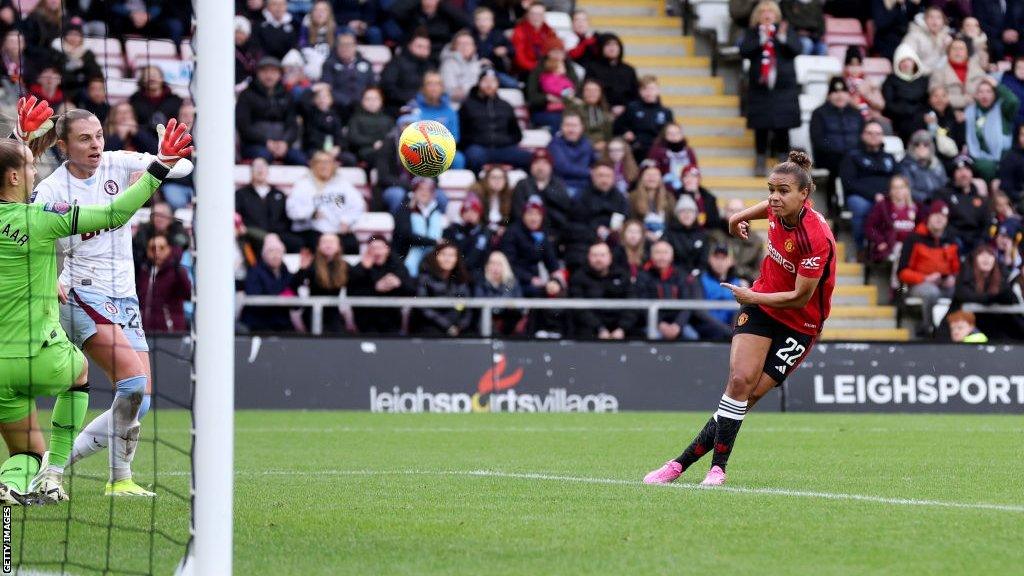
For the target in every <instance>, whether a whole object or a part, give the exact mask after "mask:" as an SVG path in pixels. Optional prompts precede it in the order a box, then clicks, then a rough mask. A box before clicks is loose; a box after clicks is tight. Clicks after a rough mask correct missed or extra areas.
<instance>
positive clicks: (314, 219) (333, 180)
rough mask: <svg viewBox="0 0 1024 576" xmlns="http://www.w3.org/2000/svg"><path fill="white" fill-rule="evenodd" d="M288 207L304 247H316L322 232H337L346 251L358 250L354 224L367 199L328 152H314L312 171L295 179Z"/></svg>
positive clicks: (295, 230)
mask: <svg viewBox="0 0 1024 576" xmlns="http://www.w3.org/2000/svg"><path fill="white" fill-rule="evenodd" d="M285 209H286V211H287V213H288V217H289V218H291V220H292V230H293V231H294V232H295V233H296V234H298V235H300V236H302V238H303V246H304V247H305V248H308V249H309V250H314V249H315V248H316V245H317V241H318V240H319V238H320V235H321V234H338V235H339V236H341V240H342V245H343V246H344V250H345V253H346V254H357V253H358V252H359V242H358V240H357V239H356V237H355V235H354V234H352V225H353V224H355V222H356V220H358V219H359V217H360V216H362V215H363V213H364V212H366V199H364V198H363V195H362V193H361V192H359V190H357V189H356V187H355V186H353V185H352V184H351V183H350V182H348V181H347V180H345V179H344V177H342V175H341V174H340V173H339V172H338V163H337V161H336V160H335V159H334V157H332V156H331V155H330V154H329V153H327V152H324V151H318V152H317V153H315V154H314V155H313V159H312V160H310V162H309V174H307V175H306V176H305V177H303V178H302V179H300V180H299V181H298V182H296V183H295V186H294V187H293V188H292V192H291V194H290V195H289V196H288V201H287V203H286V205H285Z"/></svg>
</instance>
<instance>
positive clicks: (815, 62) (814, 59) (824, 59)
mask: <svg viewBox="0 0 1024 576" xmlns="http://www.w3.org/2000/svg"><path fill="white" fill-rule="evenodd" d="M794 64H795V66H796V81H797V83H799V84H803V85H806V84H808V83H810V82H821V83H824V84H826V85H827V84H828V81H829V80H831V79H832V77H833V76H837V75H839V74H842V72H843V62H842V60H836V59H835V58H833V57H831V56H797V57H796V61H795V63H794Z"/></svg>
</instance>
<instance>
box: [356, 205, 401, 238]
mask: <svg viewBox="0 0 1024 576" xmlns="http://www.w3.org/2000/svg"><path fill="white" fill-rule="evenodd" d="M394 230H395V218H394V217H393V216H392V215H391V213H390V212H366V213H364V214H363V215H362V216H360V217H359V220H356V223H355V224H353V225H352V232H353V233H354V234H355V235H356V237H357V238H359V241H360V242H366V239H367V238H369V237H370V236H373V235H374V234H377V235H381V236H385V237H387V238H389V239H390V238H391V233H392V232H393V231H394Z"/></svg>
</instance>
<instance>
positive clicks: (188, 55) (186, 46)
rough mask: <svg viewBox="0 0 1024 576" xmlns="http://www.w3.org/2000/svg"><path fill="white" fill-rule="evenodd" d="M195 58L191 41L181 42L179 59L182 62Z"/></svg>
mask: <svg viewBox="0 0 1024 576" xmlns="http://www.w3.org/2000/svg"><path fill="white" fill-rule="evenodd" d="M195 56H196V54H195V52H194V51H193V50H192V41H191V40H182V41H181V59H182V60H192V59H194V58H195Z"/></svg>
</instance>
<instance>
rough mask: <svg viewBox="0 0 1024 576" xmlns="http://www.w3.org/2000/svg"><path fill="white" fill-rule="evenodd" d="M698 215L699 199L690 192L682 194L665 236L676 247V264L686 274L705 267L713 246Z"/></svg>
mask: <svg viewBox="0 0 1024 576" xmlns="http://www.w3.org/2000/svg"><path fill="white" fill-rule="evenodd" d="M697 216H698V210H697V201H696V200H694V199H693V197H692V196H690V195H689V194H681V195H680V196H679V199H678V200H677V201H676V206H675V218H674V219H673V220H670V221H669V223H668V225H667V226H666V230H665V235H664V236H663V238H664V239H665V240H666V241H668V243H669V244H671V245H672V248H673V249H674V252H675V264H676V266H678V267H679V269H680V270H682V271H683V273H686V274H688V273H690V272H691V271H693V270H702V269H703V268H704V265H705V264H706V263H707V261H708V253H709V250H710V248H711V245H710V242H709V240H708V234H707V232H706V231H705V230H704V229H703V228H702V227H701V226H700V224H698V223H697Z"/></svg>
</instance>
